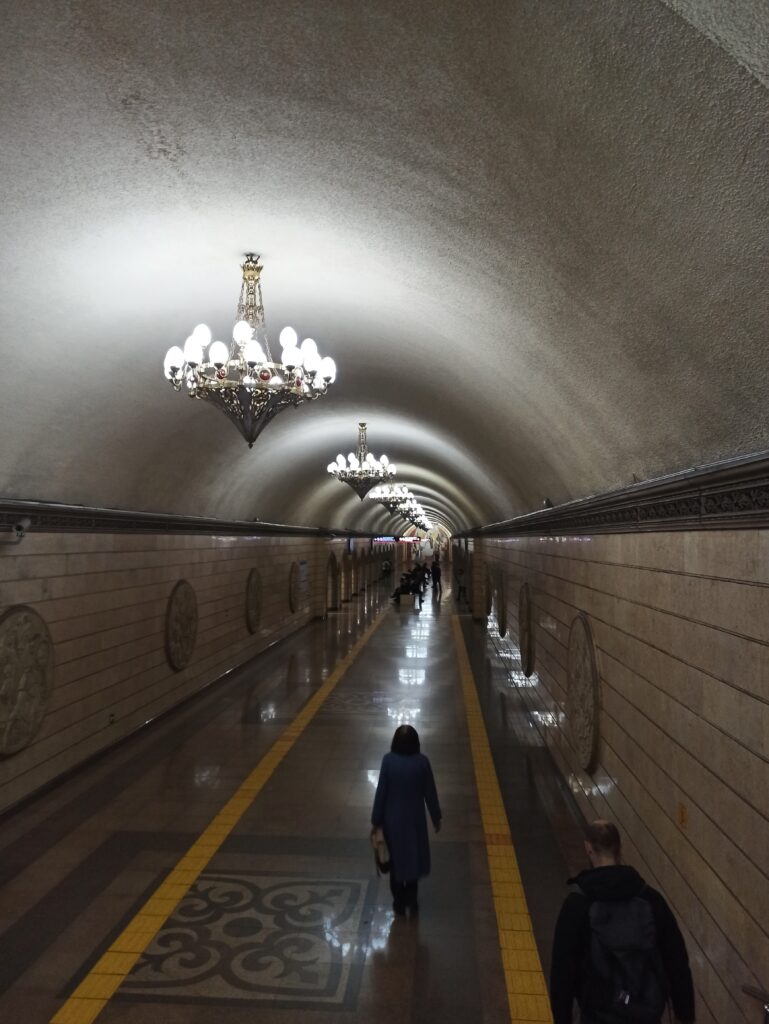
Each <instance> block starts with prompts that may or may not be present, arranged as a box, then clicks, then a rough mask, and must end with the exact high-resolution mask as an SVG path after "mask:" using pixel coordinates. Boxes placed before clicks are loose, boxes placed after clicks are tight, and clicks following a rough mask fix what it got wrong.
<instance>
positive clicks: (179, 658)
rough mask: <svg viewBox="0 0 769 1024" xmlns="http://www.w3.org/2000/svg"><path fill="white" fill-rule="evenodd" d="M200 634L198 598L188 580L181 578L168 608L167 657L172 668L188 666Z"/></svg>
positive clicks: (177, 669) (175, 669) (170, 598)
mask: <svg viewBox="0 0 769 1024" xmlns="http://www.w3.org/2000/svg"><path fill="white" fill-rule="evenodd" d="M197 635H198V600H197V598H196V597H195V591H194V590H193V588H192V585H191V584H190V583H188V582H187V580H179V582H178V583H177V584H176V586H175V587H174V589H173V590H172V591H171V596H170V597H169V598H168V607H167V609H166V657H167V658H168V663H169V665H170V666H171V668H172V669H174V671H176V672H181V670H182V669H183V668H186V667H187V665H188V664H189V662H190V659H191V658H192V652H193V650H194V649H195V639H196V637H197Z"/></svg>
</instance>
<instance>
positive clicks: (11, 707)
mask: <svg viewBox="0 0 769 1024" xmlns="http://www.w3.org/2000/svg"><path fill="white" fill-rule="evenodd" d="M52 689H53V641H52V640H51V634H50V633H49V632H48V627H47V626H46V624H45V622H43V620H42V619H41V618H40V616H39V615H38V614H37V612H35V611H33V610H32V609H31V608H27V607H26V606H24V605H18V606H17V607H15V608H9V609H8V611H7V612H6V613H5V614H4V615H3V616H2V618H0V755H8V754H15V753H16V752H17V751H19V750H22V749H23V748H24V747H26V746H27V745H28V744H29V743H30V742H31V741H32V740H33V739H34V738H35V736H36V734H37V732H38V730H39V729H40V726H41V725H42V724H43V719H44V718H45V713H46V710H47V708H48V702H49V701H50V699H51V690H52Z"/></svg>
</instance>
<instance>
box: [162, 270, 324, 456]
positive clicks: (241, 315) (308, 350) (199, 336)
mask: <svg viewBox="0 0 769 1024" xmlns="http://www.w3.org/2000/svg"><path fill="white" fill-rule="evenodd" d="M241 269H242V270H243V284H242V286H241V289H240V300H239V301H238V312H237V323H236V324H235V327H234V328H233V331H232V339H233V340H232V344H231V345H228V344H225V343H224V342H223V341H214V342H213V343H211V331H210V330H209V329H208V327H206V325H205V324H198V326H197V327H196V328H195V330H194V331H193V332H192V334H191V335H190V336H189V338H187V341H186V342H185V345H184V350H182V349H181V348H179V347H178V346H175V347H174V348H172V349H169V351H168V353H167V355H166V358H165V360H164V362H163V369H164V372H165V376H166V379H167V380H168V381H169V382H170V384H171V386H172V387H173V389H174V391H181V390H182V388H185V389H186V391H187V394H188V395H189V396H190V397H191V398H202V399H204V400H206V401H208V402H210V403H211V404H212V405H215V406H216V407H217V408H219V409H221V410H222V412H223V413H224V414H225V416H227V417H229V419H231V420H232V422H233V423H234V424H235V426H236V427H237V428H238V430H239V431H240V433H241V434H242V435H243V437H244V438H245V439H246V441H247V442H248V447H249V448H251V447H252V446H253V443H254V441H255V440H256V439H257V437H258V436H259V435H260V434H261V432H262V431H263V430H264V428H265V427H266V426H267V424H268V423H269V422H270V420H272V419H273V418H274V417H275V416H276V415H277V414H278V413H279V412H281V411H282V410H283V409H288V408H289V406H294V405H299V404H300V403H301V402H305V401H313V400H314V399H316V398H320V397H321V395H325V394H326V392H327V390H328V386H329V384H332V383H333V382H334V380H335V379H336V365H335V364H334V360H333V359H331V358H330V357H328V356H326V357H325V358H324V359H321V357H320V355H319V354H318V346H317V345H316V344H315V342H314V341H313V340H312V338H305V340H304V341H303V342H302V344H301V345H299V339H298V337H297V334H296V331H295V330H294V329H293V328H292V327H284V328H283V330H282V331H281V332H280V344H281V348H282V354H281V357H280V359H281V361H280V362H279V363H276V362H273V359H272V354H271V352H270V346H269V343H268V341H267V332H266V329H265V322H264V305H263V303H262V285H261V281H260V277H261V273H262V266H261V264H260V263H259V257H258V256H255V255H254V254H253V253H247V254H246V260H245V263H243V264H242V268H241ZM206 348H208V352H207V353H205V352H204V349H206Z"/></svg>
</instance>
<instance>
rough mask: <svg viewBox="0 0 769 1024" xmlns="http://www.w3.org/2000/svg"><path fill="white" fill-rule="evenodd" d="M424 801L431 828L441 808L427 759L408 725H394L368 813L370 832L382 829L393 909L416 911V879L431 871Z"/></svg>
mask: <svg viewBox="0 0 769 1024" xmlns="http://www.w3.org/2000/svg"><path fill="white" fill-rule="evenodd" d="M425 805H427V810H428V811H429V812H430V818H431V819H432V823H433V828H434V829H435V831H436V832H439V831H440V828H441V808H440V804H439V803H438V793H437V790H436V788H435V779H434V778H433V770H432V768H431V767H430V762H429V761H428V760H427V758H426V757H425V756H424V754H421V753H420V752H419V736H418V735H417V731H416V729H414V727H413V726H411V725H401V726H398V728H397V729H396V730H395V735H394V736H393V741H392V746H391V747H390V753H389V754H385V756H384V758H383V759H382V767H381V769H380V772H379V782H378V784H377V788H376V796H375V797H374V809H373V810H372V812H371V831H372V832H373V831H374V830H375V829H378V828H381V829H382V830H383V831H384V836H385V840H386V842H387V847H388V849H389V851H390V891H391V892H392V896H393V910H394V911H395V913H396V914H400V915H402V914H405V912H406V909H408V910H409V911H410V912H411V913H412V914H416V913H417V912H418V910H419V905H418V903H417V884H418V882H419V879H420V878H422V877H423V876H424V875H429V873H430V841H429V839H428V837H427V819H426V817H425Z"/></svg>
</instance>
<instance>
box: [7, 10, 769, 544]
mask: <svg viewBox="0 0 769 1024" xmlns="http://www.w3.org/2000/svg"><path fill="white" fill-rule="evenodd" d="M737 8H739V10H737ZM766 11H767V9H766V7H765V5H763V4H762V3H761V2H760V0H751V2H748V3H744V4H740V5H737V4H734V3H732V2H728V0H722V2H719V0H698V2H696V3H695V2H694V0H669V2H667V3H662V2H657V0H644V2H640V3H635V2H632V3H631V2H628V3H621V2H617V0H554V2H546V3H543V2H542V0H498V2H494V0H485V2H484V0H479V2H476V3H468V2H467V0H440V2H435V3H423V4H414V3H407V2H405V0H404V2H395V0H370V2H361V0H323V2H322V3H321V2H316V0H296V2H292V0H281V2H280V3H266V2H259V0H196V2H195V3H189V2H187V0H164V2H163V3H157V0H132V2H131V3H125V2H124V0H59V2H57V3H52V2H50V0H24V3H18V2H16V0H5V2H4V3H3V4H2V15H3V33H2V43H1V44H0V45H1V46H2V59H1V60H0V96H1V97H2V100H1V101H0V102H1V103H2V122H3V123H2V137H3V145H2V151H1V152H0V168H1V171H0V173H1V174H2V185H3V202H2V208H1V209H0V249H1V252H0V280H1V282H2V284H1V285H0V289H1V295H0V331H2V350H3V360H2V374H1V375H0V429H1V430H2V436H3V441H2V445H0V496H3V497H13V498H31V499H40V500H50V501H61V502H70V503H78V504H90V505H101V506H108V507H121V508H129V509H146V510H152V511H160V512H177V513H190V514H201V515H209V516H221V517H227V518H242V519H251V518H255V517H258V518H260V519H262V520H271V521H278V522H290V523H299V524H307V525H332V526H348V527H360V528H367V529H368V528H372V529H383V528H384V527H385V524H386V523H387V515H386V513H385V512H384V511H383V510H381V509H379V508H378V507H375V506H371V504H370V503H363V504H361V503H360V502H359V501H358V499H357V498H356V497H355V496H354V495H353V494H352V492H350V491H348V489H346V488H344V487H342V485H340V484H338V483H336V482H335V481H333V480H332V479H331V478H330V477H328V475H327V473H326V471H325V466H326V464H327V462H328V461H329V460H330V459H332V458H333V457H334V456H335V455H336V453H337V452H338V451H342V452H347V451H349V450H350V449H351V448H352V447H353V446H354V442H355V438H356V425H357V422H358V420H359V419H364V420H366V421H367V422H368V424H369V444H370V447H371V449H372V450H373V451H374V452H375V453H376V454H379V453H380V452H382V451H385V452H386V453H387V454H388V455H389V456H390V458H391V459H392V460H393V461H395V462H396V463H397V464H398V466H399V477H398V479H399V481H401V482H403V483H406V484H408V485H410V486H411V487H412V489H413V490H414V491H415V493H416V494H417V496H418V497H419V498H420V500H421V501H422V503H423V504H424V505H425V507H426V508H427V509H428V510H429V509H432V510H434V511H435V512H437V513H438V514H439V515H440V516H441V517H442V518H443V519H445V520H446V521H448V522H449V523H451V524H452V525H454V526H457V527H461V526H468V525H475V524H481V523H484V522H488V521H494V520H499V519H502V518H507V517H510V516H512V515H514V514H518V513H521V512H526V511H529V510H531V509H533V508H536V507H539V506H540V505H541V503H542V499H543V497H545V496H547V497H549V498H550V499H551V500H552V501H553V502H555V503H559V502H561V501H564V500H568V499H569V498H574V497H579V496H581V495H584V494H588V493H591V492H595V491H600V490H605V489H608V488H613V487H617V486H621V485H623V484H625V483H629V482H630V481H631V479H632V477H633V474H635V475H636V477H638V478H644V477H649V476H654V475H658V474H660V473H663V472H667V471H673V470H676V469H683V468H686V467H689V466H692V465H696V464H701V463H704V462H709V461H713V460H716V459H718V458H722V457H727V456H730V455H734V454H741V453H746V452H750V451H756V450H759V449H762V448H766V447H769V444H768V438H769V429H768V428H767V386H766V379H767V369H768V366H767V363H768V359H767V323H768V322H769V317H768V315H767V314H769V299H768V296H769V276H768V274H767V271H769V252H768V248H767V239H769V188H768V186H767V157H768V156H769V131H768V129H769V113H768V112H769V104H767V99H768V97H767V83H769V73H767V68H766V66H762V63H761V62H762V60H763V61H766V59H767V58H766V54H767V53H769V43H767V35H766V34H767V25H769V16H767V13H766ZM762 12H763V13H762ZM762 34H763V35H762ZM762 39H763V40H764V44H766V45H762V44H761V40H762ZM247 250H253V251H256V252H259V253H261V255H262V258H263V262H264V266H265V270H264V275H263V285H264V296H265V307H266V314H267V322H268V329H269V330H270V331H271V333H272V335H273V336H276V335H277V332H278V331H279V329H280V328H281V327H282V326H283V325H284V324H286V323H290V324H293V325H294V326H295V327H296V328H297V329H298V330H299V332H300V334H302V335H303V336H304V335H307V334H311V335H312V336H313V337H314V338H316V340H317V341H318V343H319V346H320V348H321V350H322V351H323V352H324V353H328V354H331V355H333V356H334V358H335V359H336V361H337V364H338V367H339V376H338V379H337V383H336V384H335V385H334V387H333V391H332V394H331V395H329V397H327V398H325V399H323V400H321V401H318V402H315V403H313V404H311V405H309V406H307V407H304V408H301V409H298V410H292V411H289V412H285V413H283V414H281V415H280V416H279V417H278V418H277V419H276V420H275V421H274V423H272V424H271V425H270V426H269V427H268V428H267V429H266V431H265V433H264V434H263V435H262V437H261V439H260V440H259V441H258V442H257V444H256V446H255V447H254V449H253V450H252V451H249V450H248V449H247V447H246V445H245V443H244V442H243V441H242V439H241V438H240V436H239V434H238V433H237V432H236V430H235V429H234V427H233V426H232V425H231V424H230V423H229V422H228V421H227V420H226V419H225V418H224V417H223V416H222V415H221V414H220V413H218V412H216V411H215V410H213V409H210V408H208V407H206V406H205V405H204V404H203V403H200V402H193V401H190V400H188V399H187V398H186V397H184V396H181V395H177V394H174V393H173V392H172V391H171V389H170V388H169V387H168V385H167V384H166V382H165V381H164V380H163V376H162V359H163V355H164V353H165V351H166V349H167V348H168V347H169V346H170V345H173V344H183V342H184V338H185V337H186V336H187V334H188V333H189V331H190V329H191V328H192V327H193V326H194V325H195V324H196V323H198V322H200V321H205V322H207V323H209V324H210V325H211V326H212V327H213V328H214V330H215V331H216V332H217V333H218V334H221V335H226V334H227V333H228V332H229V330H230V329H231V326H232V322H233V319H234V308H235V303H236V300H237V293H238V289H239V276H240V271H239V262H240V260H241V258H242V254H243V253H244V252H245V251H247Z"/></svg>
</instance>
